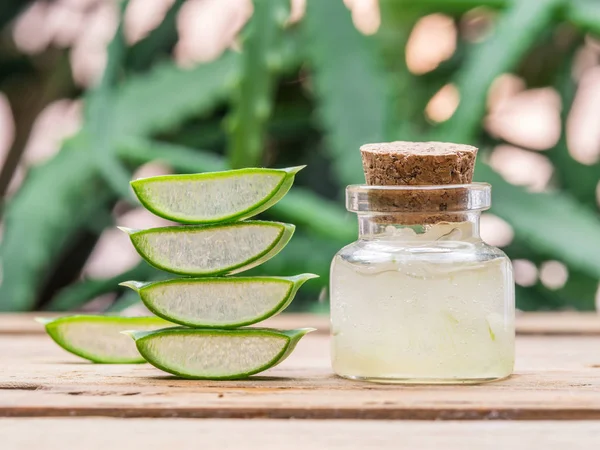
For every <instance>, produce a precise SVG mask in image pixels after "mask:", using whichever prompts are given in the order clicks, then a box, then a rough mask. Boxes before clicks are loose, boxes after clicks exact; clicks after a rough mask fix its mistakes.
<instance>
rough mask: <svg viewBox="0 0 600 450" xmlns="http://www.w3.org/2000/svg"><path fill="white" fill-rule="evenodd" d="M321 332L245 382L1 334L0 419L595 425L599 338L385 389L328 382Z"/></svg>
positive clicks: (530, 347) (527, 347)
mask: <svg viewBox="0 0 600 450" xmlns="http://www.w3.org/2000/svg"><path fill="white" fill-rule="evenodd" d="M328 349H329V342H328V337H327V335H324V334H321V335H318V334H314V335H309V336H307V337H306V338H305V339H303V340H302V341H301V342H300V345H299V346H298V349H297V351H296V352H295V353H294V354H292V356H291V357H290V358H289V359H288V360H286V361H285V362H284V363H283V364H282V365H280V366H278V367H276V368H274V369H272V370H270V371H268V372H265V373H264V374H262V376H256V377H253V378H251V379H250V380H245V381H231V382H211V381H204V382H202V381H188V380H178V379H176V378H173V377H170V376H166V375H165V374H164V373H162V372H160V371H158V370H157V369H154V368H153V367H151V366H149V365H133V366H128V365H96V364H91V363H87V362H83V361H81V360H79V359H78V358H76V357H74V356H72V355H70V354H68V353H66V352H64V351H63V350H62V349H60V348H59V347H57V346H56V345H55V344H54V343H53V342H51V341H50V339H49V338H47V337H46V336H44V335H39V334H36V335H19V336H14V335H0V361H2V365H1V366H0V416H4V417H39V416H109V417H161V418H165V417H183V418H185V417H187V418H197V417H201V418H304V419H424V420H429V419H445V420H453V419H535V420H554V419H569V420H584V419H600V336H594V335H590V336H520V337H519V338H518V340H517V367H516V373H515V375H514V376H513V377H511V378H510V379H507V380H504V381H501V382H497V383H491V384H486V385H479V386H414V387H410V386H389V385H375V384H368V383H359V382H352V381H348V380H342V379H340V378H337V377H335V376H334V375H333V374H332V373H331V370H330V368H329V356H328V353H329V352H328Z"/></svg>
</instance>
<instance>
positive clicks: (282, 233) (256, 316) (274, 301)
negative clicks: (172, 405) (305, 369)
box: [46, 167, 316, 379]
mask: <svg viewBox="0 0 600 450" xmlns="http://www.w3.org/2000/svg"><path fill="white" fill-rule="evenodd" d="M300 169H302V167H293V168H289V169H258V168H256V169H241V170H231V171H226V172H216V173H204V174H194V175H167V176H159V177H152V178H144V179H139V180H136V181H133V182H132V183H131V184H132V187H133V189H134V191H135V193H136V195H137V196H138V198H139V199H140V201H141V202H142V204H143V205H144V206H145V207H146V208H147V209H148V210H150V211H151V212H153V213H154V214H156V215H158V216H160V217H163V218H166V219H170V220H172V221H175V222H179V223H182V224H185V225H184V226H173V227H163V228H152V229H148V230H132V229H125V228H123V231H125V232H127V233H128V234H129V237H130V239H131V242H132V244H133V245H134V246H135V248H136V250H137V251H138V253H139V254H140V255H141V256H142V257H143V258H144V259H145V260H146V261H147V262H148V263H150V264H152V265H153V266H155V267H157V268H159V269H162V270H164V271H167V272H171V273H174V274H179V275H183V277H180V278H174V279H170V280H166V281H156V282H140V281H127V282H125V283H122V284H123V285H124V286H127V287H129V288H131V289H133V290H135V291H136V292H137V293H138V294H139V296H140V298H141V300H142V302H143V303H144V304H145V305H146V306H147V307H148V309H149V310H150V311H152V312H153V313H154V314H156V315H157V316H158V317H146V318H125V317H102V316H73V317H65V318H60V319H56V320H51V321H48V322H46V329H47V331H48V333H49V334H50V335H51V336H52V338H53V339H54V340H55V341H56V342H57V343H58V344H59V345H61V346H62V347H64V348H65V349H67V350H69V351H71V352H72V353H75V354H77V355H79V356H82V357H84V358H87V359H90V360H92V361H95V362H112V363H123V362H131V363H133V362H143V361H144V360H145V361H148V362H149V363H151V364H152V365H154V366H156V367H158V368H159V369H162V370H164V371H166V372H169V373H172V374H175V375H178V376H181V377H185V378H195V379H234V378H244V377H247V376H249V375H252V374H255V373H258V372H261V371H263V370H266V369H268V368H270V367H273V366H274V365H276V364H278V363H279V362H281V361H283V360H284V359H285V358H286V357H287V356H288V355H289V354H290V353H291V351H292V350H293V349H294V347H295V346H296V344H297V343H298V341H299V340H300V338H301V337H302V336H304V335H305V334H306V333H307V332H309V331H312V330H311V329H308V328H304V329H298V330H275V329H269V328H251V327H245V326H246V325H252V324H256V323H258V322H260V321H263V320H265V319H267V318H269V317H271V316H274V315H276V314H279V313H280V312H281V311H283V310H284V309H285V308H286V307H287V306H288V305H289V304H290V302H291V301H292V300H293V298H294V296H295V294H296V292H297V291H298V289H299V288H300V286H302V284H303V283H305V282H306V281H307V280H309V279H311V278H314V277H316V275H313V274H302V275H297V276H293V277H274V276H273V277H271V276H262V277H229V276H227V275H231V274H235V273H239V272H242V271H245V270H248V269H250V268H252V267H256V266H257V265H259V264H262V263H263V262H265V261H267V260H268V259H270V258H272V257H273V256H275V255H276V254H277V253H279V252H280V251H281V250H282V249H283V248H284V247H285V245H286V244H287V243H288V242H289V240H290V239H291V237H292V235H293V233H294V228H295V227H294V225H290V224H285V223H279V222H267V221H257V220H246V219H249V218H251V217H253V216H255V215H256V214H258V213H260V212H263V211H265V210H266V209H267V208H269V207H270V206H272V205H273V204H275V203H276V202H277V201H279V200H280V199H281V198H282V197H283V196H284V195H285V194H286V193H287V192H288V190H289V189H290V187H291V186H292V184H293V181H294V176H295V174H296V173H297V172H298V171H299V170H300ZM177 325H180V326H177ZM240 327H244V328H240ZM132 330H133V331H132ZM119 332H121V333H119ZM124 334H125V335H129V336H131V337H132V338H133V340H134V341H135V346H133V343H132V341H131V340H128V339H129V338H127V336H124ZM136 348H137V350H136ZM140 355H141V356H140Z"/></svg>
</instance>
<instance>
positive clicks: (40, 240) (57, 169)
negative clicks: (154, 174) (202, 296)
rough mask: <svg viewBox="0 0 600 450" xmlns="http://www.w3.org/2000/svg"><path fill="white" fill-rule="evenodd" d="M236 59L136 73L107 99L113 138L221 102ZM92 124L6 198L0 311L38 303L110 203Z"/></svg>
mask: <svg viewBox="0 0 600 450" xmlns="http://www.w3.org/2000/svg"><path fill="white" fill-rule="evenodd" d="M236 61H237V59H236V56H235V55H232V54H227V55H224V56H223V57H222V58H221V59H219V60H216V61H214V62H212V63H210V64H203V65H201V66H198V67H197V68H195V69H192V70H182V69H179V68H177V67H175V66H174V65H173V64H171V65H163V66H160V67H159V68H157V69H155V70H153V71H151V72H150V73H149V74H146V75H144V76H139V77H131V78H130V79H129V80H128V81H127V82H125V83H123V84H122V85H120V87H119V88H118V89H117V90H116V91H115V92H113V94H112V97H111V98H112V100H111V101H110V102H109V104H110V105H112V109H111V111H112V114H113V115H114V117H115V128H114V129H113V133H115V139H114V141H112V140H111V142H112V143H113V144H111V145H115V144H114V142H116V141H117V137H119V138H120V139H122V138H125V137H126V136H127V135H128V134H129V133H131V134H134V135H148V134H150V133H153V132H155V131H158V130H166V129H168V128H171V127H173V126H175V125H177V124H178V123H180V122H181V121H183V120H185V119H187V118H188V117H190V116H191V115H197V114H199V113H202V112H206V111H208V110H210V109H211V108H213V107H214V106H216V105H217V104H218V103H219V102H220V101H221V100H222V98H223V96H224V95H225V93H226V92H227V90H228V88H229V76H230V75H231V74H233V73H234V71H235V70H236V67H237V66H236ZM173 86H177V89H174V88H173ZM87 126H88V125H87V124H86V125H84V130H83V131H82V132H81V133H80V134H79V135H78V136H76V137H75V138H72V139H70V140H69V141H67V142H66V143H65V144H64V145H63V148H62V150H61V151H60V152H59V153H58V154H57V155H56V156H55V157H54V158H53V159H51V160H50V161H48V162H46V163H44V164H42V165H40V166H37V167H34V168H32V169H31V170H30V171H29V173H28V175H27V177H26V179H25V181H24V183H23V185H22V186H21V188H20V190H19V191H18V192H17V194H16V195H15V196H14V197H13V198H11V200H10V201H9V202H8V204H7V206H6V210H5V229H4V239H3V241H2V243H1V244H0V259H1V260H2V261H3V270H4V276H3V281H2V284H1V285H0V310H1V311H25V310H29V309H31V308H33V307H34V306H35V303H36V297H37V294H38V291H39V289H40V287H41V285H42V284H43V281H44V278H45V276H46V274H47V273H48V271H49V268H50V267H51V266H52V263H53V261H55V258H57V256H59V255H61V253H62V252H63V251H64V250H65V248H66V246H67V244H68V243H69V241H70V239H71V238H72V236H73V235H74V234H75V232H76V231H77V230H79V229H81V228H82V227H83V226H84V225H85V223H86V222H87V217H89V216H91V215H93V214H94V213H95V212H96V211H98V210H99V209H102V208H106V207H107V204H108V200H109V199H110V198H111V192H110V190H109V189H108V187H107V185H106V184H105V183H104V181H103V180H102V177H101V176H100V173H99V171H98V169H97V166H96V164H95V162H94V158H93V156H92V155H91V154H90V152H91V151H92V147H91V145H93V142H90V141H89V140H88V137H87V136H86V133H87V131H86V130H87ZM119 142H120V140H119ZM210 170H212V169H210Z"/></svg>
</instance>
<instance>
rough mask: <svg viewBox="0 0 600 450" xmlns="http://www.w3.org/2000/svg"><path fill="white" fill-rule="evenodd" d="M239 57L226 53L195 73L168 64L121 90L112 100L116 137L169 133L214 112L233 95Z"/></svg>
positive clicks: (142, 76) (126, 84)
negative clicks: (192, 117) (231, 91)
mask: <svg viewBox="0 0 600 450" xmlns="http://www.w3.org/2000/svg"><path fill="white" fill-rule="evenodd" d="M238 63H239V56H238V55H236V54H233V53H226V54H224V55H223V56H221V57H220V58H219V59H217V60H215V61H213V62H211V63H208V64H200V65H199V66H196V67H195V68H193V69H181V68H179V67H177V66H175V65H174V64H173V63H168V64H167V63H164V64H161V65H159V66H158V67H156V68H154V69H153V70H152V71H151V72H148V73H145V74H144V75H140V76H136V77H132V78H131V79H130V80H129V81H128V82H126V83H123V84H122V85H121V86H119V87H118V88H117V90H116V92H115V93H114V97H113V99H112V102H113V106H114V116H115V123H116V124H117V125H116V128H115V133H116V134H117V135H118V136H120V137H125V136H146V135H149V134H151V133H156V132H160V131H166V130H169V129H171V128H173V127H175V126H176V125H178V124H180V123H181V122H182V121H183V120H185V119H187V118H189V117H191V116H196V115H198V114H201V113H205V112H206V111H209V110H211V109H212V108H214V107H215V106H216V105H218V104H219V103H220V102H222V101H223V100H224V99H225V98H226V97H227V94H228V93H229V92H230V90H231V88H232V86H233V84H234V79H235V77H236V74H237V73H238V70H239V64H238Z"/></svg>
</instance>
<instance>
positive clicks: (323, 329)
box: [0, 312, 600, 335]
mask: <svg viewBox="0 0 600 450" xmlns="http://www.w3.org/2000/svg"><path fill="white" fill-rule="evenodd" d="M39 316H42V317H53V316H58V315H57V314H55V313H43V312H42V313H28V314H0V335H2V334H10V335H21V334H43V333H44V328H43V326H42V325H41V324H39V323H37V322H35V321H34V318H35V317H39ZM264 325H265V326H270V327H274V328H296V327H313V328H316V329H317V330H318V331H317V332H318V333H325V334H326V333H328V332H329V317H328V316H326V315H314V314H282V315H280V316H277V317H273V318H271V319H268V320H267V321H265V322H264ZM517 333H519V334H547V335H589V334H592V335H600V314H598V313H594V312H588V313H577V312H536V313H521V314H518V315H517Z"/></svg>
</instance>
